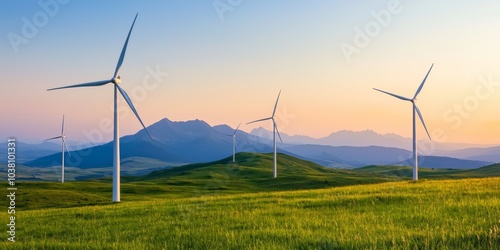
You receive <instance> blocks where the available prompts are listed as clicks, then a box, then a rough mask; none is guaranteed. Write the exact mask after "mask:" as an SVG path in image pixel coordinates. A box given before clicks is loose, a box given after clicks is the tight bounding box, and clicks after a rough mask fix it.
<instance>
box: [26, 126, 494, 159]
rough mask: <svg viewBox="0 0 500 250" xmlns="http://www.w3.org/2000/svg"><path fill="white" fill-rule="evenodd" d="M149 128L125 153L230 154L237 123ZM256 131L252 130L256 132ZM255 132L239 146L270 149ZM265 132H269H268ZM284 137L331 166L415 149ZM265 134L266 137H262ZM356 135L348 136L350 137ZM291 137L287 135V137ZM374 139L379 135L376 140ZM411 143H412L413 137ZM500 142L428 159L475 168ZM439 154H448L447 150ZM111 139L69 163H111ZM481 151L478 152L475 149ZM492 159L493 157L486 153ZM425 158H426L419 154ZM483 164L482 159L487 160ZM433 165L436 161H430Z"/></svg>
mask: <svg viewBox="0 0 500 250" xmlns="http://www.w3.org/2000/svg"><path fill="white" fill-rule="evenodd" d="M148 131H149V133H150V134H151V135H152V137H153V139H154V140H151V139H150V138H149V136H148V135H147V133H146V132H145V131H144V130H140V131H139V132H137V133H136V134H133V135H127V136H124V137H122V138H121V157H122V159H124V158H128V157H144V158H151V159H155V160H159V161H163V162H170V163H175V164H177V165H178V164H184V163H202V162H210V161H215V160H218V159H222V158H224V157H228V156H230V155H231V154H232V138H231V136H228V135H232V133H233V132H234V128H231V127H229V126H228V125H216V126H210V125H209V124H207V123H206V122H204V121H202V120H191V121H176V122H174V121H170V120H169V119H167V118H164V119H162V120H160V121H158V122H156V123H154V124H152V125H150V126H149V127H148ZM252 133H253V134H252ZM252 133H251V134H248V133H246V132H244V131H241V130H238V131H237V133H236V141H237V146H238V147H237V148H238V150H237V151H238V152H259V153H262V152H272V140H269V139H266V138H265V137H266V136H267V135H269V133H272V132H270V131H267V130H265V129H263V128H259V129H255V130H253V131H252ZM266 133H267V134H266ZM281 135H282V137H283V141H284V142H285V144H283V143H278V152H281V153H285V154H290V155H293V156H295V157H299V158H302V159H305V160H309V161H313V162H316V163H318V164H321V165H323V166H330V167H342V168H346V167H347V168H351V167H361V166H366V165H373V164H401V163H403V162H405V160H406V159H408V158H411V152H410V151H408V150H405V149H401V148H398V147H385V146H378V145H377V146H374V145H371V146H345V145H342V146H332V145H318V144H298V145H297V144H292V142H293V141H297V140H301V141H302V142H305V141H307V140H312V141H320V142H321V141H322V142H323V143H326V142H327V141H329V140H334V139H332V138H335V140H339V142H336V144H341V143H342V141H351V144H355V145H362V144H376V143H377V141H378V143H380V144H384V143H385V144H391V143H396V142H397V143H399V141H400V140H407V138H403V137H401V136H397V135H392V134H389V135H380V134H377V133H375V132H373V131H370V130H366V131H360V132H353V131H340V132H336V133H332V134H331V135H330V136H328V137H325V138H322V139H314V138H310V137H307V136H288V135H287V134H285V133H282V134H281ZM263 137H264V138H263ZM351 137H352V138H353V139H352V140H350V139H349V138H351ZM289 139H290V140H291V141H288V140H289ZM373 140H376V141H374V142H373ZM409 144H411V143H409ZM497 150H500V147H492V148H474V149H471V150H468V149H463V150H458V151H443V150H441V151H438V150H436V151H435V152H440V153H443V152H444V153H448V154H452V155H458V156H460V155H465V156H467V157H469V158H473V159H471V161H464V160H466V159H464V158H463V157H454V158H462V159H464V160H462V161H456V160H457V159H451V158H449V159H448V158H443V157H441V158H436V155H437V154H434V157H435V158H429V161H430V162H440V163H442V164H443V165H445V166H446V167H447V168H448V167H450V165H453V164H450V163H451V162H455V163H456V164H457V165H459V166H460V168H475V167H480V166H484V165H487V164H490V163H492V162H496V161H490V160H483V159H481V156H486V157H490V158H495V154H493V153H494V152H496V151H497ZM444 153H443V154H441V155H444V156H447V155H445V154H444ZM112 154H113V145H112V143H111V142H109V143H106V144H103V145H99V146H95V147H91V148H88V149H83V150H77V151H72V152H71V157H69V155H66V165H67V166H69V167H79V168H97V167H109V166H111V165H112ZM476 154H477V155H476ZM60 158H61V153H55V154H51V155H46V156H44V157H40V158H37V159H34V160H32V161H29V162H27V163H26V165H28V166H36V167H48V166H54V165H58V164H60ZM488 159H489V158H488ZM421 162H422V163H423V162H424V161H423V159H422V160H421ZM483 164H484V165H483ZM430 167H435V166H434V165H431V166H430Z"/></svg>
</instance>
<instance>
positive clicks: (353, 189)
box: [3, 178, 500, 249]
mask: <svg viewBox="0 0 500 250" xmlns="http://www.w3.org/2000/svg"><path fill="white" fill-rule="evenodd" d="M499 207H500V178H483V179H463V180H439V181H419V182H412V181H400V182H388V183H381V184H368V185H357V186H349V187H335V188H324V189H316V190H303V191H277V192H266V193H253V194H233V195H203V196H200V197H195V198H157V199H151V200H148V201H125V202H122V203H120V204H107V205H94V206H85V207H75V208H57V209H56V208H53V209H33V210H26V211H22V209H20V210H19V212H18V214H17V217H18V221H17V222H18V224H17V235H16V236H17V237H16V240H17V242H15V243H9V242H4V243H3V248H4V249H26V248H28V249H29V248H32V249H63V248H67V249H73V248H88V249H162V248H163V249H246V248H251V249H339V248H340V249H353V248H354V249H390V248H397V249H499V248H500V209H499Z"/></svg>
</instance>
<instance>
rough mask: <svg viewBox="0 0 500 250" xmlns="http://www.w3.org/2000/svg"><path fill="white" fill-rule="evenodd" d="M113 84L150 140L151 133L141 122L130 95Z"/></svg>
mask: <svg viewBox="0 0 500 250" xmlns="http://www.w3.org/2000/svg"><path fill="white" fill-rule="evenodd" d="M115 86H116V88H118V90H119V91H120V93H121V94H122V96H123V99H125V101H126V102H127V103H128V106H130V109H132V111H133V112H134V114H135V116H136V117H137V119H138V120H139V122H140V123H141V125H142V127H143V128H144V130H145V131H146V133H147V134H148V135H149V138H151V140H153V137H151V134H149V131H148V129H147V128H146V126H144V123H143V122H142V120H141V117H140V116H139V113H137V110H136V109H135V107H134V104H133V103H132V100H130V97H129V96H128V95H127V92H125V90H123V89H122V88H121V87H120V86H119V85H118V84H115Z"/></svg>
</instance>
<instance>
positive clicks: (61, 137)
mask: <svg viewBox="0 0 500 250" xmlns="http://www.w3.org/2000/svg"><path fill="white" fill-rule="evenodd" d="M64 138H66V135H65V134H64V115H63V119H62V129H61V135H59V136H56V137H52V138H49V139H46V140H44V141H50V140H55V139H61V151H62V159H61V183H64V149H65V148H66V151H68V155H69V156H71V154H70V153H69V150H68V145H66V140H64ZM34 176H35V172H33V177H34Z"/></svg>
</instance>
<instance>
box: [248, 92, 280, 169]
mask: <svg viewBox="0 0 500 250" xmlns="http://www.w3.org/2000/svg"><path fill="white" fill-rule="evenodd" d="M280 95H281V90H280V92H279V93H278V98H276V104H274V110H273V114H272V115H271V117H268V118H263V119H259V120H255V121H251V122H249V123H247V124H250V123H254V122H261V121H267V120H272V121H273V144H274V176H273V177H274V178H276V177H277V176H278V166H277V163H276V133H277V134H278V136H279V138H280V141H281V142H283V140H282V139H281V135H280V132H279V131H278V127H277V126H276V121H275V120H274V115H275V114H276V107H278V100H279V99H280Z"/></svg>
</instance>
